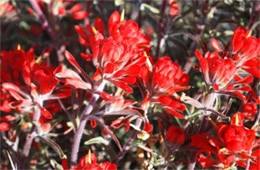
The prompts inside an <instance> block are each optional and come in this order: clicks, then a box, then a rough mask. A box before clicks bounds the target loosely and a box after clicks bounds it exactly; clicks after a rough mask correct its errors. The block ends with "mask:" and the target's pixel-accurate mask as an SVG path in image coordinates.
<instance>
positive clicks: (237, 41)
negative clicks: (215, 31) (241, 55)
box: [232, 27, 248, 52]
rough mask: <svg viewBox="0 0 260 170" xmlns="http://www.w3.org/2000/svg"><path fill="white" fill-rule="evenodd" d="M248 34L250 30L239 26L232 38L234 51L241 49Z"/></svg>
mask: <svg viewBox="0 0 260 170" xmlns="http://www.w3.org/2000/svg"><path fill="white" fill-rule="evenodd" d="M247 34H248V32H247V30H246V29H245V28H241V27H239V28H237V29H236V31H235V32H234V34H233V38H232V47H233V51H234V52H237V51H239V50H240V49H241V48H242V47H243V45H244V40H245V39H246V36H247Z"/></svg>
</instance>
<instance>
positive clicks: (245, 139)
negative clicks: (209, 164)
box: [218, 113, 256, 152]
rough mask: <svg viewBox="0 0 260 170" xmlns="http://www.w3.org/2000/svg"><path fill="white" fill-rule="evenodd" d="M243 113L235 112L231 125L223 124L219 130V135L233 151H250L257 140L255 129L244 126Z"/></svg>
mask: <svg viewBox="0 0 260 170" xmlns="http://www.w3.org/2000/svg"><path fill="white" fill-rule="evenodd" d="M241 116H243V115H242V114H239V113H237V114H235V115H234V116H233V118H232V119H233V120H232V121H231V125H226V124H223V125H221V126H220V128H219V130H218V137H219V138H220V140H221V141H222V142H223V143H224V144H225V145H226V147H227V149H228V150H229V151H231V152H242V151H249V150H250V149H251V148H252V146H253V144H254V141H255V133H256V132H255V131H254V130H249V129H247V128H245V127H244V126H243V117H241Z"/></svg>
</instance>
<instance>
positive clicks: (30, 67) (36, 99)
mask: <svg viewBox="0 0 260 170" xmlns="http://www.w3.org/2000/svg"><path fill="white" fill-rule="evenodd" d="M10 56H11V57H10ZM34 58H35V56H34V54H33V50H32V49H31V50H29V51H28V52H25V51H23V50H22V49H20V48H17V49H15V50H14V51H1V59H2V62H1V66H2V67H1V71H2V74H3V75H4V76H3V77H2V78H1V82H2V89H4V90H5V91H6V92H8V93H9V95H10V96H12V101H9V103H8V105H9V106H10V107H11V108H13V109H18V110H19V111H21V112H23V111H32V109H33V108H34V107H38V108H39V109H40V111H41V113H42V114H41V115H42V116H43V117H45V118H46V119H51V118H52V115H51V113H50V112H49V111H48V110H46V109H45V108H44V107H43V104H44V101H46V100H50V99H57V98H66V97H68V96H69V95H70V91H68V90H67V91H62V88H60V89H59V90H56V92H55V93H56V94H57V96H56V95H53V94H52V93H53V91H54V89H55V87H56V85H57V83H58V80H56V79H55V76H54V75H55V74H56V72H57V71H59V70H60V69H61V67H58V68H57V69H56V70H55V69H54V68H52V67H50V66H47V64H46V63H44V62H43V63H38V62H39V61H40V60H38V61H35V59H34ZM39 59H41V58H39ZM11 60H13V61H17V62H16V63H15V64H13V62H11ZM16 64H17V67H13V66H16ZM12 70H14V71H12ZM21 80H23V81H21Z"/></svg>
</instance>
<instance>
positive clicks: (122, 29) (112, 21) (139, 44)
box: [108, 11, 151, 52]
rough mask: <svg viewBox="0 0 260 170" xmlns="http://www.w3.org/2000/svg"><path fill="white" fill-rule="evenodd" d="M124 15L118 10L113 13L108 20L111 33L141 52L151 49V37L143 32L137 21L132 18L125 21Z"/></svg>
mask: <svg viewBox="0 0 260 170" xmlns="http://www.w3.org/2000/svg"><path fill="white" fill-rule="evenodd" d="M122 17H123V16H122ZM122 17H121V16H120V15H119V13H118V12H117V11H115V12H113V13H112V14H111V16H110V18H109V21H108V31H109V34H110V35H111V36H112V37H113V38H114V39H116V40H118V41H126V42H127V43H128V44H131V46H132V47H133V48H134V49H137V50H139V51H141V52H142V51H143V50H149V48H150V41H151V40H150V38H149V37H148V36H146V35H145V34H143V33H142V32H141V30H140V28H139V26H138V24H137V23H136V22H134V21H132V20H127V21H125V20H124V19H123V18H122Z"/></svg>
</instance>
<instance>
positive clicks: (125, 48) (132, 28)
mask: <svg viewBox="0 0 260 170" xmlns="http://www.w3.org/2000/svg"><path fill="white" fill-rule="evenodd" d="M86 28H87V31H88V34H87V33H86V32H85V31H84V29H83V28H81V27H79V26H76V27H75V29H76V31H77V32H78V34H79V35H80V37H79V41H80V43H81V44H83V45H84V46H86V47H90V49H91V51H92V54H91V55H89V54H83V53H82V54H81V56H82V57H83V58H84V59H86V60H88V61H89V60H91V59H92V61H93V64H94V65H95V66H96V69H97V71H96V73H95V74H94V76H93V79H94V80H96V81H100V80H101V79H105V80H108V81H110V82H111V83H113V84H115V85H116V86H118V87H120V88H122V89H123V90H125V91H126V92H128V93H132V92H133V90H132V88H131V87H130V86H129V84H134V83H135V81H136V78H135V77H136V76H137V75H138V73H139V72H140V68H141V66H142V65H143V64H144V62H145V60H146V59H145V57H144V51H147V50H149V47H150V46H149V45H150V39H149V38H147V37H146V36H145V35H144V34H143V33H141V30H140V28H139V27H138V25H137V23H136V22H134V21H131V20H128V21H124V20H123V19H122V18H120V15H119V13H118V12H114V13H113V14H112V15H111V17H110V19H109V23H108V30H109V33H110V36H109V37H104V24H103V22H102V20H100V19H99V18H97V19H96V21H95V24H94V26H93V27H90V26H89V25H87V26H86Z"/></svg>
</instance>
